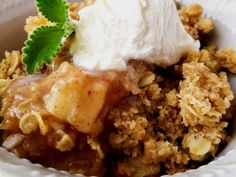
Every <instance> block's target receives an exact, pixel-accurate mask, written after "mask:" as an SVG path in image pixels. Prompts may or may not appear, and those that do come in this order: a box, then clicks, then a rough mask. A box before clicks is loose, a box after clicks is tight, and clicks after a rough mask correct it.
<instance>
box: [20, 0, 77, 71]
mask: <svg viewBox="0 0 236 177" xmlns="http://www.w3.org/2000/svg"><path fill="white" fill-rule="evenodd" d="M36 5H37V7H38V11H39V12H40V13H41V14H42V15H43V16H44V17H45V18H46V19H47V20H48V21H51V22H54V23H55V24H56V25H54V26H42V27H39V28H38V29H36V30H35V31H34V32H33V33H32V34H31V35H30V36H29V38H28V40H27V41H26V42H25V47H24V48H23V63H24V65H25V67H26V71H27V73H28V74H33V73H35V72H37V71H39V70H40V68H41V67H42V66H43V65H44V64H46V63H47V64H50V63H51V62H52V59H53V57H55V55H56V54H57V53H58V52H59V51H60V49H61V48H62V46H63V40H64V39H65V38H68V36H69V35H70V34H71V33H72V32H73V28H74V26H73V24H72V23H71V21H70V19H69V10H68V9H69V8H68V4H67V2H66V1H65V0H36Z"/></svg>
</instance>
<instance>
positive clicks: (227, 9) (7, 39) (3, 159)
mask: <svg viewBox="0 0 236 177" xmlns="http://www.w3.org/2000/svg"><path fill="white" fill-rule="evenodd" d="M180 1H181V2H183V3H184V4H189V3H192V2H198V3H200V4H202V5H203V7H204V8H205V10H206V15H207V16H209V17H211V18H212V19H213V20H214V24H215V29H216V30H215V31H214V38H212V41H211V42H213V43H217V44H218V45H219V46H220V47H224V46H231V47H233V48H235V49H236V21H235V19H236V0H180ZM34 13H35V8H34V5H33V0H0V27H1V28H0V57H2V56H3V52H4V51H5V50H9V51H10V50H13V49H19V48H20V46H22V44H23V41H24V40H25V38H26V34H25V33H24V31H23V26H24V21H25V18H26V17H27V16H29V15H30V14H34ZM230 82H231V86H232V89H233V90H234V92H235V95H236V77H235V76H234V75H231V76H230ZM233 128H234V129H235V128H236V121H235V123H234V124H233ZM232 136H233V138H232V141H231V142H230V143H229V144H228V145H227V147H226V148H225V149H224V150H223V151H222V152H221V153H220V154H219V155H218V157H217V159H216V160H214V161H213V162H211V163H209V164H208V165H204V166H202V167H200V168H198V169H196V170H189V171H187V172H185V173H178V174H175V175H174V177H222V176H225V177H235V176H236V131H234V132H233V135H232ZM75 176H77V177H82V176H81V175H70V174H68V173H66V172H59V171H56V170H54V169H51V168H49V169H47V168H44V167H42V166H41V165H35V164H32V163H31V162H29V161H28V160H22V159H19V158H17V157H16V156H15V155H13V154H11V153H8V152H7V151H6V150H4V149H3V148H0V177H75ZM165 177H167V176H165Z"/></svg>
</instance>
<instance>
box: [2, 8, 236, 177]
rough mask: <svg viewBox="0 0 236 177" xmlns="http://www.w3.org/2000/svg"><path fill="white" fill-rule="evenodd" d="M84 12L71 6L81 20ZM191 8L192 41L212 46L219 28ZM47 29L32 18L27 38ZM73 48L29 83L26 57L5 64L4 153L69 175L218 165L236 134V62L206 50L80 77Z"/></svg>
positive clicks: (186, 19)
mask: <svg viewBox="0 0 236 177" xmlns="http://www.w3.org/2000/svg"><path fill="white" fill-rule="evenodd" d="M82 7H83V5H81V4H71V5H70V10H71V13H70V15H71V18H73V19H79V17H78V16H77V11H78V9H80V8H82ZM202 13H203V9H202V7H201V6H200V5H198V4H194V5H191V6H188V7H182V8H180V9H179V16H180V18H181V20H182V23H183V24H184V27H185V29H186V31H188V32H189V34H191V35H192V37H193V38H194V39H196V40H200V41H201V40H202V39H204V38H207V34H208V33H210V32H211V31H212V29H213V23H212V21H211V20H210V19H208V18H203V17H202ZM42 25H51V24H50V22H48V21H47V20H46V19H45V18H44V17H43V16H40V15H39V16H36V17H29V18H28V19H27V20H26V26H25V30H26V31H27V33H28V34H30V33H32V31H33V30H35V29H36V28H38V27H40V26H42ZM69 45H70V39H68V40H67V42H66V44H65V46H64V48H63V49H62V50H61V52H60V53H59V54H58V55H57V56H56V57H55V61H54V63H53V64H52V65H45V67H44V68H43V69H42V70H41V73H39V74H35V75H31V76H27V75H26V72H25V70H24V68H23V65H22V53H21V52H20V51H13V52H6V56H5V58H4V59H3V60H2V62H1V63H0V95H1V98H2V104H1V105H2V106H1V117H2V122H1V124H0V129H1V130H2V131H3V135H2V140H3V143H2V146H3V147H4V148H6V149H7V150H9V151H10V152H13V153H15V154H16V155H17V156H19V157H20V158H27V159H29V160H30V161H31V162H33V163H40V164H42V165H44V166H45V167H53V168H56V169H59V170H65V171H68V172H70V173H80V174H84V175H96V176H109V177H111V176H114V177H115V176H124V177H125V176H130V177H144V176H158V175H163V174H174V173H177V172H183V171H186V170H188V169H193V168H197V167H198V166H200V165H203V164H206V163H207V162H209V161H210V160H212V159H214V158H215V156H216V155H217V153H218V152H219V150H220V149H221V147H222V146H223V145H225V144H226V143H227V142H228V141H229V139H230V134H229V132H228V130H227V128H228V127H230V120H231V119H233V118H234V116H233V114H232V109H231V108H232V100H233V99H234V96H233V92H232V90H231V88H230V84H229V82H228V77H227V72H231V73H236V52H235V51H234V50H233V49H231V48H224V49H217V47H215V46H203V47H202V49H201V50H200V51H198V52H192V51H190V52H189V53H188V54H187V55H185V56H183V57H182V59H181V61H180V62H179V63H177V64H176V65H174V66H170V67H168V68H161V67H157V66H155V65H152V64H149V63H146V62H144V61H136V60H131V61H129V63H128V68H127V71H122V72H120V71H112V70H109V71H101V72H100V71H98V72H92V71H83V70H82V69H80V68H78V67H75V66H73V65H72V64H71V60H70V58H71V56H70V55H69V51H68V46H69Z"/></svg>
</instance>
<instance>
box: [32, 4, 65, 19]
mask: <svg viewBox="0 0 236 177" xmlns="http://www.w3.org/2000/svg"><path fill="white" fill-rule="evenodd" d="M36 5H37V7H38V10H39V11H40V12H41V13H42V15H43V16H44V17H45V18H46V19H48V20H49V21H51V22H56V23H65V22H66V21H67V20H68V18H69V15H68V5H67V2H66V0H36Z"/></svg>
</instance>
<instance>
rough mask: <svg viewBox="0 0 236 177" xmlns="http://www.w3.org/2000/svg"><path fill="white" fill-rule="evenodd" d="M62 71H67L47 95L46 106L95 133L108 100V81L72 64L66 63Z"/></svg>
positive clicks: (85, 131) (76, 125) (72, 122)
mask: <svg viewBox="0 0 236 177" xmlns="http://www.w3.org/2000/svg"><path fill="white" fill-rule="evenodd" d="M61 71H62V72H65V73H66V74H65V75H64V76H63V77H62V78H60V79H59V80H58V81H56V82H55V84H54V85H53V86H52V88H51V90H50V93H49V94H48V95H47V96H46V97H45V104H46V108H47V110H48V112H49V113H51V114H52V115H53V116H55V117H56V118H58V119H60V120H62V121H66V122H68V123H69V124H71V125H72V126H73V127H75V128H76V129H77V130H78V131H80V132H83V133H91V132H92V131H93V130H92V129H93V128H94V126H95V124H96V121H97V118H98V116H99V113H100V112H101V110H102V109H103V106H104V104H105V102H106V95H107V92H108V83H107V82H104V81H103V80H98V79H95V78H93V77H91V76H89V75H88V74H85V73H83V72H81V70H78V69H76V70H75V69H74V68H71V66H70V65H68V66H64V68H61ZM57 72H60V68H59V70H58V71H57Z"/></svg>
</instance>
